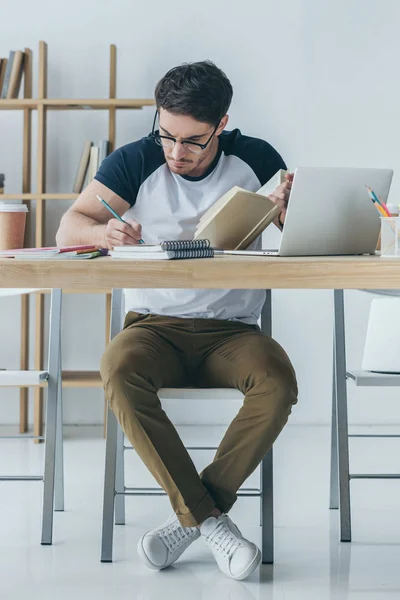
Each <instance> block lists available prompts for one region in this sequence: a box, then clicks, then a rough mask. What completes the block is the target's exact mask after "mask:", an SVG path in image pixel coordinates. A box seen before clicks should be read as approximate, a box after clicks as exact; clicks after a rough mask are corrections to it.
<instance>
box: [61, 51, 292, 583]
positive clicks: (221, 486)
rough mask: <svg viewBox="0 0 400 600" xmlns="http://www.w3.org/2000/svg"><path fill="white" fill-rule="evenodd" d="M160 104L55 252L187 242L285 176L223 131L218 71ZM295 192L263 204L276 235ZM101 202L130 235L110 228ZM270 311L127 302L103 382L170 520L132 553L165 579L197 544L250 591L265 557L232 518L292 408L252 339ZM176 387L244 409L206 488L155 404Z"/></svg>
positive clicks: (105, 166)
mask: <svg viewBox="0 0 400 600" xmlns="http://www.w3.org/2000/svg"><path fill="white" fill-rule="evenodd" d="M155 98H156V104H157V112H156V116H155V119H154V124H153V131H152V133H151V134H150V135H149V136H148V137H146V138H143V139H141V140H139V141H137V142H133V143H131V144H127V145H126V146H123V147H122V148H119V149H117V150H116V151H115V152H113V153H112V154H111V155H110V156H109V157H108V158H106V159H105V160H104V161H103V163H102V164H101V166H100V169H99V171H98V173H97V175H96V176H95V179H94V181H92V182H91V183H90V184H89V185H88V187H87V188H86V189H85V190H84V191H83V192H82V194H81V195H80V196H79V198H78V199H77V200H76V202H75V203H74V205H73V206H72V207H71V208H70V209H69V210H68V211H67V213H66V214H65V215H64V216H63V218H62V221H61V224H60V228H59V231H58V233H57V243H58V244H59V245H66V244H83V243H85V244H87V243H92V244H96V245H98V246H101V247H104V246H106V247H107V248H112V247H113V246H119V245H123V244H137V243H138V242H139V240H140V239H141V238H143V239H144V240H145V242H146V243H157V242H159V241H161V240H174V239H192V237H193V234H194V232H195V228H196V225H197V223H198V221H199V219H200V218H201V216H202V215H203V214H204V213H205V211H206V210H207V209H208V208H210V206H211V205H212V204H213V203H214V202H215V201H216V200H218V198H219V197H220V196H222V195H223V194H224V193H225V192H226V191H227V190H229V189H230V188H231V187H232V186H233V185H238V186H241V187H244V188H246V189H248V190H250V191H256V190H258V189H259V188H260V187H261V186H262V185H264V183H266V182H267V181H268V180H269V179H270V178H271V177H272V176H273V175H274V174H275V173H276V171H277V170H278V169H280V168H285V164H284V162H283V160H282V158H281V157H280V155H279V154H278V153H277V152H276V151H275V150H274V149H273V148H272V147H271V146H270V145H269V144H268V143H267V142H264V141H262V140H259V139H256V138H251V137H246V136H243V135H242V134H241V133H240V131H239V130H237V129H236V130H234V131H230V132H227V131H225V127H226V125H227V123H228V115H227V111H228V109H229V106H230V103H231V99H232V86H231V84H230V82H229V80H228V78H227V77H226V75H225V74H224V73H223V72H222V71H221V70H220V69H218V68H217V67H216V66H215V65H214V64H213V63H212V62H209V61H205V62H198V63H192V64H184V65H181V66H178V67H176V68H174V69H171V70H170V71H169V72H168V73H167V74H166V75H165V76H164V77H163V78H162V79H161V81H160V82H159V83H158V85H157V87H156V90H155ZM157 119H158V120H159V125H158V128H157V126H156V122H157ZM291 181H292V178H291V176H288V178H287V181H286V182H285V183H284V184H282V185H281V186H279V187H278V188H277V189H276V190H275V192H274V194H273V195H272V196H270V197H271V199H272V200H273V201H274V202H276V203H277V204H279V206H280V207H281V208H282V212H281V214H280V221H279V223H277V225H278V226H280V227H282V226H283V222H284V219H285V212H286V206H287V202H288V198H289V193H290V187H291ZM97 194H99V195H100V196H101V197H102V198H104V199H105V200H106V201H107V202H108V203H109V204H110V205H111V206H112V207H113V209H114V210H115V211H116V212H117V213H118V214H119V215H124V220H125V221H127V223H123V222H121V221H119V220H117V219H114V218H110V213H109V212H108V210H107V209H106V208H105V207H103V205H102V204H101V203H100V202H99V201H98V200H97V199H96V195H97ZM264 298H265V293H264V291H262V290H176V289H155V290H145V289H137V290H126V292H125V308H126V310H127V315H126V319H125V324H124V329H123V331H122V332H121V333H119V334H118V335H117V336H116V337H115V338H114V339H113V340H112V341H111V343H110V344H109V345H108V346H107V349H106V351H105V353H104V355H103V358H102V361H101V376H102V379H103V383H104V389H105V392H106V395H107V398H108V401H109V403H110V406H111V408H112V410H113V411H114V412H115V414H116V416H117V418H118V421H119V423H120V424H121V427H122V429H123V430H124V432H125V434H126V436H127V437H128V439H129V440H130V442H131V443H132V445H133V446H134V448H135V449H136V451H137V453H138V454H139V456H140V457H141V458H142V460H143V461H144V463H145V464H146V466H147V467H148V468H149V470H150V471H151V473H152V474H153V475H154V477H155V479H156V480H157V482H158V483H159V484H160V486H162V487H163V488H164V490H165V491H166V492H167V493H168V496H169V499H170V501H171V504H172V507H173V509H174V513H173V514H172V516H171V517H170V518H169V519H168V520H167V522H166V523H164V524H163V525H162V526H161V527H159V528H157V529H154V530H152V531H150V532H148V533H146V534H145V535H143V536H142V538H141V539H140V541H139V544H138V551H139V555H140V556H141V558H142V559H143V561H144V562H145V564H146V565H147V566H148V567H150V568H151V569H157V570H160V569H163V568H166V567H168V566H169V565H171V564H172V563H174V562H175V561H176V560H177V559H178V558H179V556H180V555H181V554H182V553H183V552H184V550H186V548H187V547H188V546H189V545H190V544H191V543H192V542H193V541H194V540H196V539H197V538H199V537H202V538H203V539H204V541H205V543H206V544H207V546H208V547H209V548H210V549H211V551H212V552H213V554H214V556H215V558H216V561H217V563H218V566H219V567H220V569H221V571H223V572H224V573H225V574H226V575H228V576H229V577H232V578H234V579H244V578H245V577H247V576H248V575H250V573H252V572H253V571H254V569H255V568H256V567H257V566H258V564H259V563H260V560H261V555H260V551H259V549H258V548H257V546H256V545H255V544H253V543H251V542H249V541H248V540H246V539H245V538H244V537H243V536H242V535H241V533H240V531H239V529H238V528H237V527H236V525H235V524H234V523H233V522H232V520H231V519H230V518H229V517H228V515H227V513H228V511H229V509H230V508H231V507H232V505H233V504H234V502H235V500H236V492H237V490H238V488H239V487H240V486H241V485H242V483H243V482H244V481H245V480H246V479H247V477H248V476H249V475H250V474H251V473H252V472H253V471H254V469H255V468H256V467H257V465H258V464H259V463H260V461H261V460H262V458H263V457H264V455H265V454H266V453H267V451H268V450H269V448H270V447H271V445H272V444H273V442H274V441H275V439H276V437H277V436H278V435H279V433H280V431H281V430H282V428H283V426H284V425H285V423H286V421H287V419H288V416H289V414H290V412H291V408H292V405H293V404H295V403H296V401H297V385H296V377H295V373H294V370H293V367H292V365H291V363H290V361H289V359H288V357H287V355H286V354H285V352H284V351H283V350H282V348H281V347H280V346H279V345H278V344H277V343H276V342H275V341H274V340H272V339H271V338H269V337H267V336H264V335H263V334H262V333H261V331H260V329H259V327H258V325H257V320H258V318H259V316H260V312H261V308H262V305H263V302H264ZM184 386H200V387H236V388H239V389H240V390H241V391H242V392H243V394H244V395H245V400H244V403H243V406H242V408H241V409H240V411H239V412H238V414H237V416H236V417H235V419H234V420H233V421H232V423H231V424H230V426H229V428H228V430H227V432H226V434H225V436H224V438H223V440H222V442H221V444H220V446H219V448H218V451H217V453H216V455H215V458H214V460H213V462H212V463H211V464H210V465H209V466H208V467H207V468H206V469H204V471H203V472H202V473H201V474H200V475H199V474H198V473H197V471H196V469H195V467H194V465H193V463H192V461H191V459H190V457H189V455H188V453H187V451H186V449H185V448H184V446H183V444H182V442H181V440H180V438H179V436H178V434H177V432H176V430H175V428H174V427H173V425H172V423H171V422H170V421H169V419H168V417H167V415H166V414H165V412H164V411H163V409H162V407H161V404H160V401H159V398H158V396H157V391H158V390H159V389H160V388H161V387H184Z"/></svg>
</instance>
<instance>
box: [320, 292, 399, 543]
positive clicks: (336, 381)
mask: <svg viewBox="0 0 400 600" xmlns="http://www.w3.org/2000/svg"><path fill="white" fill-rule="evenodd" d="M363 291H369V292H373V293H380V294H383V295H398V292H397V293H396V291H394V292H390V291H388V290H386V291H381V290H363ZM344 319H345V316H344V297H343V290H334V335H333V384H332V424H331V479H330V504H329V508H331V509H339V516H340V541H341V542H351V506H350V481H351V480H352V479H400V475H399V474H368V473H362V474H360V473H350V468H349V438H359V437H362V438H385V437H391V438H398V437H400V435H377V434H357V435H356V434H349V430H348V419H347V380H349V381H352V382H353V383H355V385H357V386H400V375H396V374H393V373H390V374H389V373H388V374H382V373H371V372H369V371H347V370H346V340H345V320H344Z"/></svg>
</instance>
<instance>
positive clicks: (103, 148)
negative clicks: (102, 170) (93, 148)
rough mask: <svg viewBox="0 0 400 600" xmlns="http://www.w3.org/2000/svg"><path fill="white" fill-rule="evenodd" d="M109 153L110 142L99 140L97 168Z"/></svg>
mask: <svg viewBox="0 0 400 600" xmlns="http://www.w3.org/2000/svg"><path fill="white" fill-rule="evenodd" d="M109 154H110V142H109V140H101V142H100V147H99V163H98V165H97V168H99V167H100V165H101V163H102V162H103V160H104V159H105V158H106V157H107V156H108V155H109Z"/></svg>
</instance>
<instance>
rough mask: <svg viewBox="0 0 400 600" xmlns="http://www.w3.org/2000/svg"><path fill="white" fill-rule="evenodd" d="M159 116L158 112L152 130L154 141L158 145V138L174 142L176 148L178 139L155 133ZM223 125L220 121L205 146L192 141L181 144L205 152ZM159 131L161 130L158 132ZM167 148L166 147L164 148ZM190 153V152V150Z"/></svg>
mask: <svg viewBox="0 0 400 600" xmlns="http://www.w3.org/2000/svg"><path fill="white" fill-rule="evenodd" d="M157 115H158V110H156V114H155V115H154V121H153V127H152V129H151V137H152V138H153V140H154V141H155V142H156V143H157V140H156V138H158V139H159V140H172V141H173V142H174V146H175V144H176V142H177V139H176V138H174V137H172V136H170V135H160V134H159V133H157V132H156V131H154V128H155V126H156V121H157ZM220 123H221V120H219V122H218V124H217V125H216V126H215V128H214V131H213V132H212V134H211V135H210V137H209V138H208V140H207V141H206V142H205V144H200V143H199V142H191V141H190V140H186V141H185V140H184V141H183V142H180V143H181V144H182V146H185V145H186V146H197V147H198V148H200V149H201V150H205V149H206V148H207V146H208V144H209V143H210V142H211V140H212V138H213V137H214V135H215V132H216V131H217V129H218V127H219V125H220ZM157 131H159V130H157ZM160 145H161V146H162V144H160ZM174 146H171V148H173V147H174ZM164 147H165V146H164ZM189 152H190V150H189Z"/></svg>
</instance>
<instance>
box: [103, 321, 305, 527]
mask: <svg viewBox="0 0 400 600" xmlns="http://www.w3.org/2000/svg"><path fill="white" fill-rule="evenodd" d="M100 371H101V376H102V380H103V385H104V390H105V393H106V397H107V400H108V402H109V405H110V407H111V409H112V410H113V411H114V413H115V415H116V417H117V419H118V421H119V423H120V425H121V427H122V429H123V431H124V433H125V435H126V437H127V438H128V439H129V441H130V442H131V444H132V446H133V447H134V448H135V450H136V452H137V453H138V455H139V456H140V457H141V459H142V460H143V462H144V463H145V465H146V466H147V468H148V469H149V470H150V471H151V473H152V474H153V476H154V477H155V479H156V481H157V482H158V483H159V484H160V486H161V487H162V488H163V489H164V490H165V491H166V492H167V494H168V496H169V499H170V502H171V504H172V507H173V509H174V511H175V513H176V514H177V516H178V518H179V521H180V523H181V524H182V525H183V526H186V527H189V526H195V525H198V524H200V523H201V522H202V521H204V520H205V519H206V518H207V517H208V516H209V515H210V513H211V511H212V510H213V509H214V508H218V509H219V510H220V511H221V512H223V513H226V512H228V511H229V509H230V508H231V507H232V505H233V504H234V502H235V500H236V497H237V496H236V493H237V490H238V489H239V487H240V486H241V485H242V483H243V482H244V481H245V480H246V479H247V477H248V476H249V475H250V474H251V473H252V472H253V471H254V470H255V469H256V467H257V466H258V465H259V463H260V462H261V460H262V459H263V457H264V456H265V454H266V453H267V452H268V450H269V449H270V448H271V446H272V444H273V442H274V441H275V439H276V438H277V436H278V435H279V433H280V431H281V430H282V428H283V426H284V425H285V424H286V422H287V420H288V416H289V414H290V412H291V408H292V405H293V404H295V403H296V402H297V383H296V376H295V373H294V370H293V367H292V365H291V363H290V360H289V358H288V356H287V355H286V353H285V352H284V350H283V349H282V348H281V347H280V346H279V344H278V343H277V342H275V341H274V340H273V339H272V338H270V337H267V336H265V335H264V334H263V333H262V332H261V331H260V330H259V328H258V327H257V326H253V325H246V324H244V323H241V322H235V321H225V320H217V319H186V318H185V319H184V318H177V317H166V316H160V315H153V314H148V315H144V314H139V313H134V312H129V313H128V314H127V316H126V319H125V324H124V329H123V330H122V331H121V332H120V333H119V334H118V335H116V336H115V337H114V339H113V340H112V341H111V342H110V343H109V344H108V346H107V348H106V350H105V352H104V355H103V357H102V360H101V368H100ZM165 387H201V388H215V387H224V388H227V387H232V388H237V389H239V390H240V391H241V392H242V393H243V395H244V401H243V405H242V407H241V408H240V410H239V412H238V414H237V415H236V417H235V418H234V419H233V421H232V423H231V424H230V425H229V427H228V429H227V431H226V433H225V435H224V437H223V439H222V441H221V443H220V445H219V448H218V450H217V452H216V454H215V457H214V460H213V461H212V463H211V464H210V465H209V466H208V467H206V468H205V469H204V470H203V471H202V472H201V473H200V474H199V473H197V471H196V468H195V466H194V464H193V462H192V459H191V458H190V456H189V454H188V452H187V450H186V449H185V447H184V445H183V443H182V441H181V439H180V437H179V435H178V433H177V431H176V429H175V427H174V426H173V424H172V423H171V421H170V420H169V418H168V417H167V415H166V413H165V411H164V410H163V408H162V406H161V402H160V400H159V398H158V395H157V392H158V390H159V389H160V388H165ZM182 410H185V411H189V410H190V406H182Z"/></svg>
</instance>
